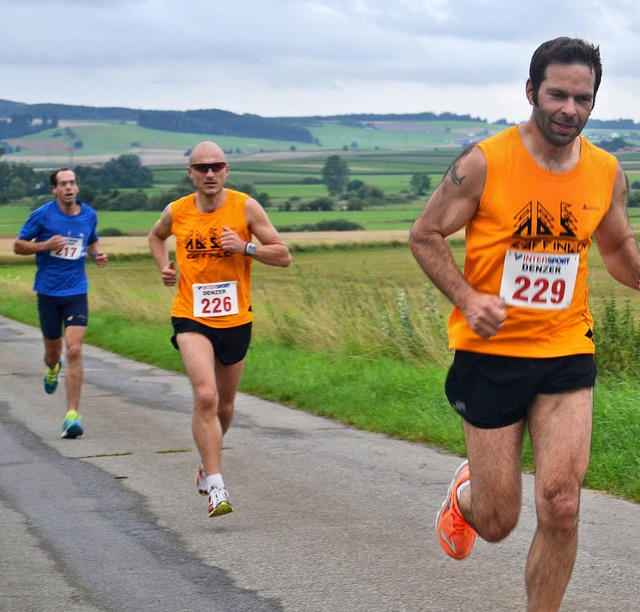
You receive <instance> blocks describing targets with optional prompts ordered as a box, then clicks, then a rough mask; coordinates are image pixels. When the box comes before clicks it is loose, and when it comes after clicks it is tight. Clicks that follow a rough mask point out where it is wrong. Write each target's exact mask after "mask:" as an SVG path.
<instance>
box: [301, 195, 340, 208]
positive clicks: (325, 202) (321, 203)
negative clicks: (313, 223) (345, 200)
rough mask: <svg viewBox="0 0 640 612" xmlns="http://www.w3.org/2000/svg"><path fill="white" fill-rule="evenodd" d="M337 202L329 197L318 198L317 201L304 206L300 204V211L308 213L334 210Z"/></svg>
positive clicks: (306, 203)
mask: <svg viewBox="0 0 640 612" xmlns="http://www.w3.org/2000/svg"><path fill="white" fill-rule="evenodd" d="M334 204H335V202H334V201H333V198H329V197H327V196H323V197H321V198H316V199H315V200H311V201H310V202H305V203H304V204H300V206H299V207H298V210H302V211H307V210H333V206H334Z"/></svg>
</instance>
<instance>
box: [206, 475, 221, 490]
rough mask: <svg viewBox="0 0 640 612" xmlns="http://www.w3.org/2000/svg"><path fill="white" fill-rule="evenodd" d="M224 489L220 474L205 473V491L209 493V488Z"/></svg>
mask: <svg viewBox="0 0 640 612" xmlns="http://www.w3.org/2000/svg"><path fill="white" fill-rule="evenodd" d="M214 488H215V489H224V482H223V481H222V474H211V475H209V474H207V491H208V492H209V493H210V492H211V489H214Z"/></svg>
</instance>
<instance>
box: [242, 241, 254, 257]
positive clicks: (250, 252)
mask: <svg viewBox="0 0 640 612" xmlns="http://www.w3.org/2000/svg"><path fill="white" fill-rule="evenodd" d="M256 248H257V247H256V245H255V243H253V242H247V246H245V247H244V254H245V255H251V256H252V257H253V256H254V255H255V254H256Z"/></svg>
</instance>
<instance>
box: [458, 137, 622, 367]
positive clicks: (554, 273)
mask: <svg viewBox="0 0 640 612" xmlns="http://www.w3.org/2000/svg"><path fill="white" fill-rule="evenodd" d="M580 142H581V146H580V159H579V161H578V163H577V164H576V166H575V167H574V168H572V169H571V170H570V171H569V172H566V173H561V174H557V173H552V172H548V171H546V170H544V169H543V168H541V167H540V166H539V165H538V164H537V163H536V162H535V161H534V160H533V158H532V157H531V156H530V154H529V152H528V151H527V150H526V148H525V146H524V144H523V143H522V140H521V139H520V135H519V132H518V128H517V127H512V128H508V129H506V130H505V131H503V132H501V133H500V134H497V135H495V136H492V137H490V138H488V139H487V140H485V141H483V142H481V143H479V145H478V146H479V147H480V148H481V149H482V151H483V153H484V155H485V158H486V161H487V176H486V182H485V186H484V191H483V193H482V197H481V199H480V205H479V208H478V211H477V214H476V215H475V216H474V217H473V219H472V220H471V221H470V222H469V223H468V225H467V227H466V257H465V264H464V274H465V277H466V279H467V280H468V281H469V283H470V284H471V285H472V286H473V287H474V288H475V289H477V290H478V291H481V292H483V293H493V294H496V295H501V296H502V297H503V299H505V301H506V302H507V318H506V321H505V323H504V326H503V328H502V329H501V330H500V332H499V333H498V334H496V335H495V336H494V337H492V338H490V339H484V338H481V337H480V336H479V335H477V334H476V333H475V332H473V331H472V330H471V329H470V328H469V326H468V325H467V322H466V319H465V317H464V316H463V314H462V312H461V311H460V310H459V309H458V308H455V307H454V309H453V311H452V313H451V316H450V318H449V341H450V348H452V349H461V350H466V351H475V352H480V353H489V354H492V355H505V356H513V357H561V356H565V355H572V354H583V353H593V352H594V350H595V347H594V343H593V340H592V335H593V333H592V330H593V318H592V316H591V312H590V310H589V305H588V287H587V274H588V262H587V254H588V251H589V248H590V246H591V244H592V239H591V236H592V234H593V232H594V231H595V229H596V228H597V226H598V224H599V222H600V220H601V219H602V217H603V216H604V214H605V213H606V212H607V211H608V209H609V206H610V204H611V197H612V194H613V186H614V182H615V177H616V172H617V166H618V162H617V160H616V158H615V157H614V156H613V155H611V154H609V153H607V152H605V151H603V150H602V149H599V148H598V147H596V146H594V145H593V144H591V143H590V142H588V141H587V140H585V139H584V138H583V137H582V136H581V137H580Z"/></svg>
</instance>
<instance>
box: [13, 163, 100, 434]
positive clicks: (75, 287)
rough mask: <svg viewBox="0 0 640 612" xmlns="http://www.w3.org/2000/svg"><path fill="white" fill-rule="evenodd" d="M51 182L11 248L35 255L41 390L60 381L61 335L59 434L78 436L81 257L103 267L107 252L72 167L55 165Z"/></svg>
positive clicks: (83, 292)
mask: <svg viewBox="0 0 640 612" xmlns="http://www.w3.org/2000/svg"><path fill="white" fill-rule="evenodd" d="M49 182H50V183H51V191H52V192H53V194H54V195H55V196H56V199H55V200H52V201H50V202H47V203H46V204H43V205H42V206H40V207H39V208H37V209H36V210H34V211H33V212H32V213H31V215H29V218H28V219H27V221H26V222H25V224H24V225H23V227H22V229H21V230H20V233H19V234H18V238H17V239H16V241H15V244H14V247H13V250H14V252H15V253H16V254H18V255H35V256H36V257H35V259H36V267H37V270H36V277H35V282H34V286H33V289H34V291H35V292H36V293H37V296H38V315H39V317H40V328H41V330H42V338H43V340H44V361H45V364H46V370H45V376H44V390H45V391H46V392H47V393H48V394H51V393H53V392H54V391H55V390H56V388H57V387H58V378H59V375H60V369H61V367H62V349H63V338H64V344H65V345H66V347H65V348H66V363H67V373H66V376H65V388H66V392H67V413H66V416H65V420H64V423H63V425H62V437H63V438H77V437H78V436H81V435H82V433H83V431H84V429H83V426H82V420H81V418H80V415H79V414H78V405H79V403H80V390H81V388H82V379H83V367H82V343H83V341H84V336H85V333H86V331H87V324H88V322H89V307H88V301H87V293H88V288H89V282H88V280H87V275H86V271H85V261H86V255H87V254H88V255H89V256H90V257H92V258H93V259H94V260H95V262H96V264H97V265H98V266H99V267H100V268H102V267H104V266H105V265H106V263H107V255H106V254H105V253H101V252H100V243H99V240H98V234H97V233H96V226H97V224H98V216H97V214H96V212H95V211H94V210H93V208H91V207H90V206H88V205H87V204H85V203H83V202H80V200H78V199H77V195H78V184H77V183H76V175H75V173H74V172H73V170H70V169H69V168H62V169H60V170H56V171H55V172H53V173H52V174H51V176H50V177H49Z"/></svg>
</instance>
